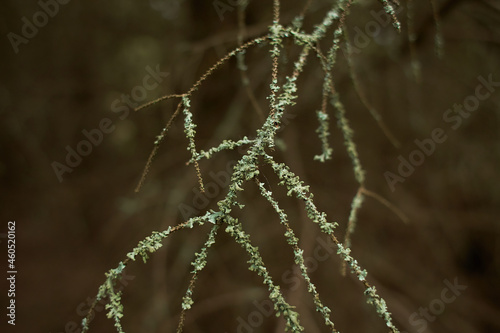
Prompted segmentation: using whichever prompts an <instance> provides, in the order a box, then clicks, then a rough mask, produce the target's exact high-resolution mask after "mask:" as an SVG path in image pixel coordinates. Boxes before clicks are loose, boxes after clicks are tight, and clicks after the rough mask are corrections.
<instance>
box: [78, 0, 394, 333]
mask: <svg viewBox="0 0 500 333" xmlns="http://www.w3.org/2000/svg"><path fill="white" fill-rule="evenodd" d="M351 2H352V0H338V1H335V2H334V4H333V5H332V6H331V9H330V10H329V11H328V12H327V13H326V14H325V16H324V19H323V21H322V22H321V23H319V24H318V25H316V26H315V27H314V29H313V31H311V32H309V33H308V32H306V31H304V30H303V29H302V21H303V18H304V15H305V13H306V11H307V8H304V10H303V11H302V13H301V14H300V15H298V16H297V17H296V18H295V19H294V20H293V21H292V24H290V25H289V26H284V25H282V23H281V22H280V15H279V14H280V13H279V12H280V3H279V0H274V6H273V7H274V8H273V14H274V16H273V22H272V24H271V25H270V26H269V32H268V34H266V35H265V36H262V37H258V38H255V39H253V40H251V41H249V42H246V43H243V41H242V39H241V38H240V46H239V47H237V48H236V49H234V50H233V51H231V52H230V53H228V54H227V55H226V56H225V57H223V58H222V59H221V60H220V61H218V62H217V63H216V64H215V65H214V66H212V67H211V68H210V69H209V70H208V71H207V72H206V73H205V74H204V75H203V76H202V77H201V78H200V79H199V80H198V82H196V83H195V84H194V85H193V87H192V88H191V89H190V90H189V91H188V92H186V93H184V94H181V95H171V96H166V97H164V98H161V99H159V100H156V101H154V102H155V103H157V102H159V101H161V100H164V99H167V98H180V101H179V103H178V105H177V108H176V111H175V112H174V114H173V116H172V118H171V119H170V120H169V121H168V123H167V124H166V125H165V128H164V129H163V130H162V132H161V133H160V135H159V136H158V137H157V140H156V141H155V146H154V150H153V152H152V153H151V155H150V159H149V160H148V163H147V165H146V168H145V171H144V174H143V179H141V182H140V184H139V187H140V185H141V184H142V183H143V180H144V177H145V175H146V174H147V172H148V170H149V167H150V164H151V161H152V160H153V158H154V156H155V155H156V151H157V148H158V146H159V145H160V144H161V142H162V141H163V139H164V137H165V135H166V133H167V131H168V129H169V127H170V125H171V124H172V122H173V120H174V119H175V118H176V117H177V116H178V115H180V114H182V115H183V116H184V133H185V136H186V138H187V140H188V145H187V150H188V151H189V153H190V155H191V158H190V160H189V161H188V164H192V165H194V167H195V169H196V173H197V175H198V179H199V187H200V190H201V191H203V178H202V172H201V170H200V168H199V165H198V161H200V160H202V159H211V158H213V157H215V156H216V155H217V154H218V153H220V152H222V151H224V150H231V149H235V148H237V147H240V146H247V149H246V152H245V153H244V154H243V155H242V156H241V158H240V159H239V160H238V161H237V163H236V165H235V166H234V168H233V173H232V175H231V181H230V184H229V186H228V188H227V193H226V194H225V196H224V198H223V199H221V200H220V201H219V202H218V203H217V207H218V210H216V211H215V210H209V211H207V212H205V213H204V214H203V215H200V216H197V217H193V218H190V219H189V220H188V221H185V222H183V223H181V224H178V225H176V226H173V227H169V228H168V229H167V230H165V231H162V232H153V233H152V234H151V235H150V236H149V237H147V238H146V239H144V240H143V241H141V242H140V243H139V244H138V245H137V246H136V247H135V248H134V249H133V250H132V251H131V252H129V253H128V254H127V258H126V259H125V260H124V261H122V262H120V263H119V265H118V267H117V268H116V269H112V270H110V271H109V272H108V273H106V280H105V282H104V283H103V285H101V287H100V288H99V292H98V295H97V298H96V303H97V302H98V301H99V300H102V299H105V298H107V299H108V300H109V301H108V304H107V305H106V309H107V310H108V317H109V318H112V319H113V320H114V322H115V327H116V329H117V331H118V332H119V333H123V332H124V330H123V327H122V325H121V318H122V317H123V305H122V303H121V291H119V292H117V291H115V289H116V284H117V282H118V281H119V278H120V276H121V273H122V271H123V270H124V269H125V267H126V266H127V264H128V263H129V262H130V261H135V260H136V259H137V258H141V259H142V260H143V261H144V262H146V261H147V260H148V258H149V255H151V254H152V253H154V252H155V251H157V250H158V249H159V248H160V247H161V246H162V244H163V242H164V241H165V239H166V238H168V237H169V236H171V235H172V234H173V233H175V232H176V231H179V230H181V229H186V228H196V227H198V226H200V225H203V224H205V223H210V224H213V226H212V228H211V229H210V232H209V233H208V235H207V239H206V241H205V243H204V245H203V246H202V248H201V249H200V250H199V252H198V253H196V255H195V259H194V260H193V262H192V266H193V270H192V276H191V280H190V283H189V286H188V289H187V291H186V293H185V296H184V298H183V301H182V304H181V309H182V312H181V317H180V320H179V325H178V329H177V332H181V331H182V329H183V325H184V318H185V316H186V313H187V311H188V310H189V309H191V308H192V306H193V303H194V301H193V293H194V287H195V283H196V280H197V278H198V275H199V274H200V273H201V272H202V271H203V269H204V268H205V267H206V265H207V263H208V255H209V249H210V248H211V247H212V245H213V244H214V243H215V242H216V236H217V233H218V232H220V231H221V230H223V231H224V232H226V233H227V234H228V235H230V236H231V237H232V238H233V239H234V241H235V242H236V243H237V244H239V245H240V246H241V247H242V248H243V249H244V250H245V252H246V253H247V256H248V260H247V262H248V269H249V270H251V271H253V272H255V273H256V274H257V275H258V276H260V277H261V278H262V283H263V284H264V285H265V286H266V288H267V290H268V293H269V295H268V296H269V299H270V300H271V301H272V302H273V304H274V310H275V311H276V314H277V315H279V316H282V317H283V318H284V320H285V322H286V329H287V330H290V331H292V332H302V331H303V330H304V328H303V327H302V326H301V324H300V320H299V318H300V316H299V313H298V312H297V311H295V309H294V306H292V305H290V304H289V303H288V302H287V301H286V299H285V297H284V296H283V293H282V291H281V290H280V287H279V285H278V284H277V283H276V282H275V280H274V279H273V277H272V276H271V274H270V273H269V270H268V268H267V266H266V265H265V263H264V260H263V258H262V256H261V254H260V252H259V249H258V247H257V246H255V245H253V244H252V241H251V237H250V235H249V234H248V233H247V232H245V231H244V229H243V226H242V223H241V221H240V220H238V219H237V218H235V217H234V214H233V209H234V208H235V207H238V208H241V209H244V206H243V205H242V204H241V203H239V201H238V196H239V194H240V193H241V192H242V191H243V190H244V186H243V185H244V184H245V183H249V182H252V183H255V184H256V186H257V188H258V189H259V193H260V195H261V196H262V197H263V198H264V199H265V200H266V201H267V202H268V203H269V205H270V206H271V207H272V208H273V209H274V211H275V212H276V214H277V215H278V217H279V220H280V223H281V224H282V226H283V228H284V231H283V234H284V237H285V238H286V241H287V243H288V244H289V245H290V248H291V251H293V257H294V262H295V264H296V265H297V266H298V267H299V269H300V272H301V273H302V276H303V279H304V280H305V282H306V285H307V290H308V292H309V293H310V295H311V297H312V300H313V302H314V305H315V307H316V310H317V311H318V312H319V313H320V314H321V315H322V317H323V318H324V323H325V325H326V326H327V327H329V329H330V330H331V331H332V332H338V330H337V329H336V327H335V325H334V323H333V321H332V319H331V318H330V315H331V314H332V310H331V309H330V308H328V307H327V306H325V305H324V303H323V302H322V300H321V298H320V295H319V293H318V291H317V289H316V286H315V285H314V284H313V282H312V281H311V278H310V276H309V274H308V272H307V267H306V265H305V260H304V251H303V250H302V249H301V248H300V247H299V239H298V238H297V236H296V235H295V232H294V231H293V229H292V228H291V227H290V225H289V223H288V215H287V213H286V212H285V211H284V210H283V209H282V208H281V207H280V203H279V201H278V200H277V199H275V198H274V195H273V193H272V192H271V191H270V190H268V189H266V187H265V185H264V183H263V182H262V181H260V178H259V176H260V168H261V166H260V165H261V164H262V163H264V164H266V165H269V166H270V167H271V168H272V170H273V171H274V173H275V174H276V176H277V177H278V178H279V180H280V182H279V185H280V186H283V187H285V188H286V189H287V194H288V196H292V197H294V198H296V199H298V200H301V201H303V203H304V206H305V211H306V213H307V216H308V218H309V219H310V220H311V221H312V222H313V223H315V224H317V225H318V227H319V229H320V230H321V232H323V233H324V234H326V235H328V236H329V237H331V239H332V241H333V242H334V243H335V244H336V246H337V254H338V255H339V256H340V257H341V258H342V259H343V261H344V262H345V265H346V266H348V267H349V268H350V270H351V272H352V273H353V274H354V275H355V276H356V277H357V278H358V279H359V281H360V282H361V284H362V285H363V286H364V289H365V291H364V294H365V295H366V298H367V301H368V303H370V304H372V305H373V306H374V307H375V309H376V311H377V313H378V314H379V315H380V316H381V317H382V318H383V319H384V321H385V323H386V325H387V327H388V328H389V329H390V331H391V332H394V333H396V332H399V331H398V329H397V328H396V327H395V326H394V324H393V322H392V319H391V314H390V313H389V311H388V309H387V306H386V303H385V301H384V300H383V299H382V298H381V297H380V296H379V295H378V294H377V292H376V289H375V287H373V286H371V285H370V284H369V283H368V281H367V279H366V277H367V272H366V271H365V270H364V269H362V268H361V267H360V265H359V264H358V262H357V261H356V260H355V259H354V258H353V257H352V256H351V254H350V253H351V250H350V241H349V238H348V236H349V235H350V233H352V232H353V231H354V226H355V223H354V222H355V221H356V216H357V211H358V210H359V208H360V207H361V204H362V202H363V194H367V193H370V192H368V191H366V190H364V181H365V172H364V170H363V168H362V166H361V162H360V160H359V156H358V152H357V149H356V145H355V144H354V141H353V134H354V132H353V130H352V128H351V127H350V125H349V122H348V120H347V118H346V110H345V108H344V106H343V104H342V102H341V100H340V98H339V96H338V93H337V92H336V90H335V86H334V80H333V74H332V69H333V68H334V65H335V62H336V57H337V54H338V50H339V49H340V46H341V42H342V37H343V36H344V33H343V32H344V30H345V18H346V17H347V15H348V14H349V10H350V6H351ZM382 3H383V6H384V8H385V10H386V11H387V13H388V14H389V15H390V16H391V17H392V18H393V20H394V22H393V25H394V26H395V27H396V28H397V29H398V30H399V28H400V23H399V22H398V20H397V18H396V15H395V9H394V4H395V3H397V2H396V1H388V0H382ZM241 6H242V7H241V8H243V9H244V7H245V6H246V1H244V2H242V4H241ZM287 39H291V40H292V41H293V43H294V44H295V45H297V46H298V47H300V48H301V52H300V55H299V56H298V58H297V59H296V60H295V62H294V66H293V72H292V73H290V74H289V75H285V76H284V77H285V78H284V80H282V81H283V82H279V81H280V80H278V73H279V72H280V71H281V70H282V69H281V67H280V63H279V59H280V56H281V55H282V50H283V43H284V41H285V40H287ZM322 40H325V41H330V44H331V47H330V48H329V49H328V51H327V52H326V53H325V54H324V53H323V52H322V51H321V49H320V48H319V41H322ZM257 44H267V45H268V46H269V48H270V57H271V59H272V72H271V73H272V74H271V75H272V78H271V84H270V90H269V96H268V101H269V111H268V115H267V117H266V118H265V120H264V121H263V124H262V126H261V128H260V129H258V130H257V131H256V135H255V137H254V138H253V139H249V138H248V137H242V138H241V139H239V140H236V141H232V140H224V141H222V142H221V143H220V144H219V145H217V146H215V147H211V148H209V149H207V150H198V149H197V147H196V144H195V142H196V124H195V123H194V121H193V114H192V112H191V101H192V99H193V98H194V95H195V92H196V90H197V89H198V88H199V87H200V85H201V84H202V83H203V82H204V81H205V80H206V79H207V78H208V77H209V76H210V75H211V74H212V73H213V72H214V71H216V70H217V69H218V68H219V67H220V66H222V65H223V64H225V63H226V62H227V61H228V60H229V59H230V58H232V57H238V68H239V69H240V70H241V71H245V70H246V69H247V66H246V65H245V63H244V53H245V51H246V50H247V49H248V48H250V47H252V46H255V45H257ZM311 54H314V55H315V56H316V57H317V58H318V59H319V61H320V63H321V68H322V70H323V73H324V81H323V101H322V103H321V107H320V108H319V111H318V112H317V117H318V120H319V128H318V129H317V133H318V136H319V139H320V141H321V153H320V154H319V155H317V156H316V157H315V159H317V160H319V161H321V162H325V161H326V160H329V159H331V157H332V153H333V151H332V149H331V148H330V146H329V143H328V138H329V135H330V133H329V129H330V125H329V121H330V116H329V113H330V112H332V111H333V112H335V117H336V118H337V121H338V122H337V123H338V127H339V128H340V131H341V132H342V134H343V137H344V142H345V147H346V150H347V152H348V154H349V156H350V159H351V161H352V164H353V170H354V177H355V179H356V180H357V182H358V183H359V188H360V190H359V191H358V194H357V195H356V196H355V198H354V200H353V203H352V209H351V214H350V219H349V220H350V223H349V227H348V235H347V236H346V242H345V243H344V244H342V243H341V242H340V241H339V240H338V237H337V236H336V234H335V228H336V226H337V223H336V222H332V221H329V220H328V217H327V215H326V213H324V212H322V211H320V210H319V209H318V207H317V206H316V204H315V202H314V196H313V194H312V193H311V192H310V191H309V186H307V185H306V184H305V183H304V182H303V181H302V180H301V179H300V178H299V177H298V176H297V175H295V174H294V173H293V171H292V170H291V169H290V168H289V167H288V166H287V165H286V164H283V163H278V162H276V161H275V159H274V157H273V151H274V147H275V139H276V138H275V136H276V133H277V131H278V130H279V129H280V128H281V127H282V126H283V122H282V118H283V115H284V113H285V111H286V110H287V108H290V107H291V106H293V105H294V104H295V100H296V99H297V97H298V87H297V80H298V78H299V76H300V75H301V73H302V72H303V70H304V67H305V66H306V64H307V63H308V59H309V58H310V57H311ZM242 78H244V79H245V80H248V78H247V77H246V76H245V75H242ZM245 80H243V81H244V82H243V84H245V82H246V81H245ZM150 104H152V103H148V104H147V105H150ZM147 105H146V106H147ZM141 108H142V107H141ZM330 109H331V110H330ZM94 305H95V304H94ZM92 312H93V307H92V308H91V310H90V311H89V315H88V316H87V318H85V319H84V321H83V322H82V326H83V330H82V332H87V331H88V329H89V324H90V318H92V317H93V314H92Z"/></svg>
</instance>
